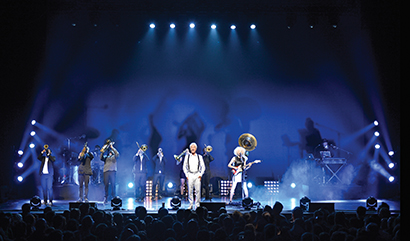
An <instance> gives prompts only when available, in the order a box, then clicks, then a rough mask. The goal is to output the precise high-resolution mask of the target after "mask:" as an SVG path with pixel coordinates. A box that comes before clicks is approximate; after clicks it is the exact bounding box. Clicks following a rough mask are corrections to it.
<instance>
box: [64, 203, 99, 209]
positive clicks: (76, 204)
mask: <svg viewBox="0 0 410 241" xmlns="http://www.w3.org/2000/svg"><path fill="white" fill-rule="evenodd" d="M68 204H69V209H70V210H71V209H73V208H80V205H81V204H83V203H78V202H70V203H68ZM88 204H89V205H90V207H94V208H97V204H96V203H94V202H89V203H88Z"/></svg>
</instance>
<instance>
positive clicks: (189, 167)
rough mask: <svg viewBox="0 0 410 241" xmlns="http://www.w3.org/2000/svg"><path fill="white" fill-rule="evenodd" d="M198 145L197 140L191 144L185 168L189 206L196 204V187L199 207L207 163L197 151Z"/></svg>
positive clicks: (185, 160)
mask: <svg viewBox="0 0 410 241" xmlns="http://www.w3.org/2000/svg"><path fill="white" fill-rule="evenodd" d="M197 148H198V146H197V144H196V143H195V142H193V143H191V144H190V145H189V150H190V152H189V153H187V154H186V155H185V158H184V166H183V170H184V173H185V175H186V178H187V179H188V200H189V208H188V209H192V208H193V206H194V189H195V194H196V195H195V208H197V207H199V202H200V200H201V177H202V175H203V174H204V172H205V164H204V160H203V158H202V156H201V155H199V154H197V153H196V150H197Z"/></svg>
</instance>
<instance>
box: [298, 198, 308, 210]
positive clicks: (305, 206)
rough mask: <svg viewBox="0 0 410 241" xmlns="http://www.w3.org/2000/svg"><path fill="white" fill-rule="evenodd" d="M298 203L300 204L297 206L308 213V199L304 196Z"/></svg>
mask: <svg viewBox="0 0 410 241" xmlns="http://www.w3.org/2000/svg"><path fill="white" fill-rule="evenodd" d="M299 203H300V205H299V206H300V208H301V209H302V210H303V211H309V206H310V199H309V198H308V197H306V196H304V197H302V198H301V199H300V201H299Z"/></svg>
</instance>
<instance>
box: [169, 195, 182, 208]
mask: <svg viewBox="0 0 410 241" xmlns="http://www.w3.org/2000/svg"><path fill="white" fill-rule="evenodd" d="M170 206H171V208H172V209H173V210H177V209H179V208H180V207H181V199H179V198H178V197H176V196H175V197H173V198H172V199H171V201H170Z"/></svg>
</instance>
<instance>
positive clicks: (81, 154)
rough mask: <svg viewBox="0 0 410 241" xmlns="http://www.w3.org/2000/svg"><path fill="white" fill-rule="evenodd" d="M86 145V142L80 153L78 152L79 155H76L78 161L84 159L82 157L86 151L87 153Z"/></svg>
mask: <svg viewBox="0 0 410 241" xmlns="http://www.w3.org/2000/svg"><path fill="white" fill-rule="evenodd" d="M87 145H88V142H86V143H85V144H84V147H83V149H82V150H81V152H80V155H78V157H79V159H82V158H83V157H84V155H85V153H86V151H87Z"/></svg>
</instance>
